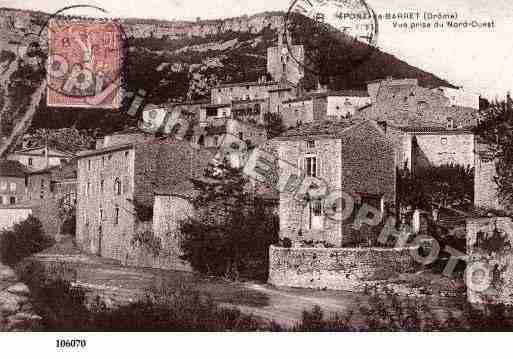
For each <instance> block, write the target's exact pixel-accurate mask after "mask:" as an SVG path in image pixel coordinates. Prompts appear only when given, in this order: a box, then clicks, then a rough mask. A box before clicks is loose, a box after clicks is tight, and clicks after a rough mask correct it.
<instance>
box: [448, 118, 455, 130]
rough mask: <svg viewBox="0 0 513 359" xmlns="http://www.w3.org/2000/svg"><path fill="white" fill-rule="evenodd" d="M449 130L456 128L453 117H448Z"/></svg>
mask: <svg viewBox="0 0 513 359" xmlns="http://www.w3.org/2000/svg"><path fill="white" fill-rule="evenodd" d="M447 128H448V129H450V130H452V129H453V128H454V120H453V119H452V118H451V117H447Z"/></svg>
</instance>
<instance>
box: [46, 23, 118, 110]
mask: <svg viewBox="0 0 513 359" xmlns="http://www.w3.org/2000/svg"><path fill="white" fill-rule="evenodd" d="M48 43H49V46H48V47H49V56H48V62H47V82H48V85H47V86H48V91H47V105H48V106H53V107H86V108H87V107H89V108H91V107H92V108H108V109H117V108H119V107H120V106H121V99H122V89H121V81H122V76H121V75H122V67H123V38H122V31H121V28H120V26H119V25H118V24H116V23H115V22H110V21H107V22H101V21H89V22H88V21H76V20H61V19H59V20H57V19H52V20H51V22H50V24H49V26H48Z"/></svg>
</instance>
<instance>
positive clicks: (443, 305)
mask: <svg viewBox="0 0 513 359" xmlns="http://www.w3.org/2000/svg"><path fill="white" fill-rule="evenodd" d="M35 259H36V260H37V261H38V262H40V263H45V264H46V265H47V266H48V265H50V266H51V265H57V266H60V265H62V263H67V264H68V265H72V266H73V267H75V268H77V270H76V273H75V275H74V278H73V279H74V281H73V282H74V283H75V285H77V286H80V287H83V288H86V289H88V290H89V291H91V293H94V295H98V296H100V297H101V298H102V299H103V300H104V301H105V302H106V303H107V304H111V305H116V304H117V305H122V304H127V303H131V302H136V301H138V300H140V299H143V298H145V297H146V296H147V295H148V293H149V291H150V290H151V289H152V288H153V289H165V290H166V291H170V292H173V291H177V290H183V289H188V290H192V291H195V292H198V293H200V294H201V295H205V296H208V297H210V298H212V300H213V301H214V302H215V303H217V304H218V305H221V306H225V307H232V308H237V309H239V310H241V311H242V312H244V313H247V314H253V315H256V316H258V317H260V318H262V319H265V320H268V321H274V322H276V323H278V324H280V325H282V326H285V327H292V326H294V325H295V324H297V323H298V322H299V321H300V320H301V318H302V313H303V311H305V310H311V309H312V308H313V307H314V306H319V307H321V309H322V310H323V311H324V312H325V313H326V314H331V313H339V314H347V313H349V312H350V311H352V312H355V313H358V312H359V310H358V308H359V307H360V306H362V305H363V306H365V305H366V304H367V303H368V302H369V299H370V296H368V295H365V294H361V293H353V292H344V291H330V290H324V291H319V290H310V289H294V288H276V287H273V286H270V285H268V284H263V283H248V282H239V283H233V282H227V281H223V280H221V279H219V278H213V277H206V276H202V275H198V274H195V273H189V272H181V271H169V270H158V269H142V268H133V267H123V266H121V265H118V264H114V263H112V261H111V262H106V261H105V260H102V259H99V258H91V257H88V256H84V255H72V256H62V255H38V256H35ZM403 299H404V300H410V299H408V298H403ZM403 299H401V300H403ZM413 300H421V301H422V302H423V303H426V304H428V305H430V308H432V309H433V310H432V311H431V313H430V315H436V316H438V317H439V318H440V319H441V318H445V317H446V316H447V313H448V312H449V311H450V312H452V313H453V314H454V313H455V312H457V311H459V310H460V309H459V304H458V303H457V302H454V301H451V300H447V299H443V300H442V299H441V298H430V299H419V298H416V299H413ZM357 319H358V318H357ZM360 319H363V318H360Z"/></svg>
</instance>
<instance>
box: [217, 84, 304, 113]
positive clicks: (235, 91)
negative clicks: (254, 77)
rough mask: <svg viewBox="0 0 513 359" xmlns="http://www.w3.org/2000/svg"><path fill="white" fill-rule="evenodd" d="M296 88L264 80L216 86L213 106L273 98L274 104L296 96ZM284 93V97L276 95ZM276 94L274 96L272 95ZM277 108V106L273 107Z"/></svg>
mask: <svg viewBox="0 0 513 359" xmlns="http://www.w3.org/2000/svg"><path fill="white" fill-rule="evenodd" d="M295 90H296V86H295V85H294V84H293V83H290V82H289V81H267V79H265V78H262V79H260V80H259V81H254V82H241V83H227V84H221V85H218V86H215V87H214V88H212V90H211V99H210V102H211V104H229V103H231V102H232V101H240V100H268V101H269V105H268V106H269V107H271V106H270V100H269V99H270V98H271V97H272V98H273V104H274V103H275V102H276V101H277V100H278V99H279V98H280V96H281V97H282V98H284V99H285V98H287V97H292V96H295ZM276 92H278V93H279V92H283V93H284V95H280V94H277V95H276V94H275V93H276ZM270 94H274V95H270ZM273 107H275V106H273Z"/></svg>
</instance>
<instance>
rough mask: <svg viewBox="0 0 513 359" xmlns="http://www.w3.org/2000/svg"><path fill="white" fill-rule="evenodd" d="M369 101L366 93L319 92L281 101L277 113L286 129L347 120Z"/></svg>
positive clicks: (353, 91)
mask: <svg viewBox="0 0 513 359" xmlns="http://www.w3.org/2000/svg"><path fill="white" fill-rule="evenodd" d="M370 101H371V100H370V97H369V94H368V93H367V92H366V91H359V90H341V91H321V92H313V93H309V94H306V95H304V96H300V97H297V98H293V99H290V100H287V101H283V103H282V105H281V106H279V111H278V112H279V114H280V115H281V116H282V118H283V122H284V123H285V126H286V127H294V126H297V124H298V123H310V122H314V121H326V120H331V121H335V120H342V119H344V118H349V117H351V116H353V115H354V114H355V113H356V112H357V111H358V110H359V109H360V108H362V107H364V106H366V105H369V104H370Z"/></svg>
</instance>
